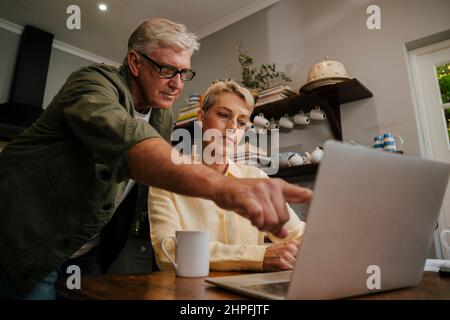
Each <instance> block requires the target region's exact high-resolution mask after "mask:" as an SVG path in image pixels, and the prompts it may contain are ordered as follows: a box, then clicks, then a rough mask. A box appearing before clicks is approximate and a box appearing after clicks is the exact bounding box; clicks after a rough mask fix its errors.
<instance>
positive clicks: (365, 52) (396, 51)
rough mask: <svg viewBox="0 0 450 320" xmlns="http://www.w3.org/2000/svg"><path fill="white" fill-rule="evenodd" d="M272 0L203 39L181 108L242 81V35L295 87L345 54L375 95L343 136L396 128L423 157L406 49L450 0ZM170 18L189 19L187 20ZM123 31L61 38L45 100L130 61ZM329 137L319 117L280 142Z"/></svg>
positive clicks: (2, 23)
mask: <svg viewBox="0 0 450 320" xmlns="http://www.w3.org/2000/svg"><path fill="white" fill-rule="evenodd" d="M26 2H27V1H21V3H26ZM111 2H114V1H111ZM266 2H268V1H266ZM272 2H275V4H273V5H271V6H269V7H266V8H264V9H262V10H260V11H258V12H256V13H254V14H252V15H250V16H247V17H245V18H244V19H242V20H240V21H238V22H236V23H234V24H231V25H229V26H227V27H225V28H223V29H221V30H219V31H217V32H214V33H212V34H209V35H207V36H205V37H204V38H202V39H201V49H200V52H199V53H197V54H195V55H194V56H193V58H192V67H193V69H194V70H195V71H196V72H197V76H196V78H195V80H194V81H192V82H188V83H186V86H185V89H184V93H183V95H182V96H181V97H180V99H179V101H178V102H177V103H176V105H175V107H174V113H175V115H176V114H177V113H178V110H179V109H180V108H181V107H182V106H183V104H184V99H185V98H187V97H188V96H189V95H190V94H192V93H199V94H201V93H203V92H204V90H205V89H206V88H207V86H208V85H209V83H210V82H211V81H212V80H214V79H218V78H225V77H231V78H235V79H237V80H240V79H241V73H240V65H239V62H238V59H237V56H238V52H237V46H238V45H239V43H242V44H243V47H244V48H249V49H250V53H251V55H252V56H253V57H254V58H255V65H256V66H258V65H260V64H262V63H271V62H275V63H276V64H277V68H278V69H279V70H280V71H284V72H285V73H286V74H287V75H288V76H289V77H290V78H292V80H293V81H292V82H291V83H289V85H290V86H291V87H292V88H294V89H295V90H298V88H300V87H301V86H302V85H303V84H304V83H305V82H306V76H307V72H308V69H309V68H310V66H311V65H312V64H314V63H317V62H319V61H320V60H321V59H322V58H323V57H324V56H328V58H329V59H331V60H337V61H340V62H342V63H343V64H344V66H345V67H346V70H347V72H348V73H349V75H350V76H351V77H354V78H357V79H358V80H359V81H361V83H362V84H363V85H365V86H366V87H367V88H368V89H369V90H370V91H371V92H372V93H373V98H369V99H364V100H359V101H355V102H351V103H348V104H345V105H343V106H341V119H342V130H343V140H344V141H349V140H353V141H355V142H357V143H360V144H363V145H371V144H372V141H373V136H374V135H377V134H380V133H383V132H387V131H388V132H392V133H393V134H394V135H398V136H401V137H403V139H404V141H405V144H404V146H403V147H402V149H403V151H404V152H405V154H409V155H413V156H420V155H421V145H420V143H421V142H420V141H421V139H419V135H420V132H419V130H418V126H417V118H416V112H415V106H414V103H413V95H412V91H411V84H410V77H409V75H408V68H407V64H408V58H407V52H408V48H409V49H411V48H413V46H414V45H416V44H417V43H418V42H417V40H420V39H422V40H423V39H424V38H425V39H429V38H427V37H430V36H432V35H436V34H440V35H443V34H444V33H443V32H445V31H447V32H448V30H449V29H450V19H449V17H448V13H449V12H450V1H448V0H430V1H424V0H378V1H367V0H338V1H329V0H315V1H310V0H280V1H272ZM371 4H376V5H378V6H380V8H381V27H382V29H381V30H369V29H368V28H367V27H366V20H367V18H368V14H367V13H366V9H367V7H368V6H369V5H371ZM8 6H9V1H5V0H0V9H1V8H3V9H5V10H3V9H2V10H0V44H1V49H0V61H1V62H0V103H3V102H6V101H7V100H8V96H9V91H10V85H11V81H12V75H13V72H14V64H15V59H16V56H17V51H18V47H19V42H20V33H21V31H22V27H23V25H22V24H21V19H15V17H14V14H13V12H12V11H11V10H6V8H7V7H8ZM29 14H30V15H31V14H33V13H29ZM149 16H151V12H150V13H149ZM64 17H65V16H64V15H63V18H64ZM167 17H168V18H173V19H174V20H177V21H180V22H184V21H183V19H182V18H178V17H177V18H174V17H171V16H167ZM62 21H64V20H62ZM138 22H139V21H136V22H135V25H137V24H138ZM33 25H34V26H36V27H42V28H43V29H44V30H45V28H44V27H43V26H45V21H42V23H40V22H37V23H34V21H33ZM188 27H189V25H188ZM46 31H49V32H54V30H46ZM130 32H131V30H130ZM114 33H115V32H114V30H110V36H111V39H106V38H105V39H103V38H102V39H98V41H100V43H101V42H102V41H105V42H110V41H122V42H123V45H122V47H121V48H122V49H119V51H120V50H122V52H118V51H117V50H116V51H114V52H111V54H108V53H107V52H101V53H100V52H98V50H97V49H95V48H89V47H83V48H76V47H71V46H70V45H69V46H67V45H61V44H60V45H55V44H54V45H53V49H52V53H51V60H50V66H49V71H48V77H47V83H46V91H45V97H44V105H43V107H44V108H45V107H46V106H47V105H48V103H49V102H50V100H51V99H52V97H53V96H54V95H55V94H56V92H57V91H58V90H59V88H60V87H61V85H62V84H63V83H64V81H65V79H66V78H67V76H68V75H69V74H70V73H71V72H72V71H74V70H75V69H77V68H78V67H80V66H84V65H87V64H90V63H92V62H100V61H102V62H105V63H109V64H114V65H119V64H120V63H121V58H118V57H123V56H125V53H126V39H118V38H117V37H115V34H114ZM447 36H448V34H447ZM55 39H56V40H58V37H55ZM436 40H442V39H436ZM425 41H426V40H425ZM419 43H421V42H420V41H419ZM329 138H332V134H331V130H330V128H329V125H328V122H327V121H313V122H312V124H310V125H308V126H306V127H305V128H300V127H299V126H295V127H294V129H293V130H291V131H289V132H287V133H286V132H285V133H282V134H281V135H280V147H281V149H282V150H289V151H298V152H304V151H312V150H313V149H314V147H315V146H318V145H322V144H323V142H324V141H325V140H327V139H329ZM4 145H5V142H0V150H1V149H2V147H3V146H4ZM296 211H297V212H303V209H302V208H301V207H296Z"/></svg>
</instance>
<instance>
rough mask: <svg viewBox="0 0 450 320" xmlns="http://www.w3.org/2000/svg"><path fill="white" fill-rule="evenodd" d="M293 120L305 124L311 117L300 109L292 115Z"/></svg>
mask: <svg viewBox="0 0 450 320" xmlns="http://www.w3.org/2000/svg"><path fill="white" fill-rule="evenodd" d="M294 122H295V123H296V124H301V125H306V124H309V123H310V122H311V119H310V118H309V117H308V116H307V115H305V114H304V113H303V111H300V112H299V113H298V114H296V115H295V116H294Z"/></svg>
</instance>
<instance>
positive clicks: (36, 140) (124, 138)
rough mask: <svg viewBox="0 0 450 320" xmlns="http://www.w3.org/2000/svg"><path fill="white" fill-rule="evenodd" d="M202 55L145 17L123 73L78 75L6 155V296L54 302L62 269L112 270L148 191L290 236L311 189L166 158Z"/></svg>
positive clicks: (98, 69)
mask: <svg viewBox="0 0 450 320" xmlns="http://www.w3.org/2000/svg"><path fill="white" fill-rule="evenodd" d="M197 49H198V42H197V40H196V38H195V36H194V35H193V34H191V33H189V32H188V31H187V30H186V28H185V27H184V26H183V25H180V24H177V23H173V22H171V21H169V20H165V19H150V20H147V21H145V22H143V23H142V24H141V25H140V26H139V27H138V28H137V29H136V30H135V31H134V33H133V34H132V35H131V37H130V39H129V42H128V53H127V56H126V59H125V60H124V63H123V65H122V66H121V67H120V68H119V69H116V68H113V67H110V66H106V65H91V66H88V67H85V68H81V69H80V70H78V71H76V72H74V73H73V74H72V75H71V76H70V77H69V78H68V79H67V81H66V83H65V84H64V85H63V86H62V88H61V89H60V91H59V92H58V94H57V95H56V96H55V97H54V99H53V101H52V102H51V103H50V105H49V106H48V107H47V108H46V110H45V112H44V113H43V115H42V116H41V118H40V119H39V120H37V121H36V122H35V123H34V124H33V125H32V127H30V128H29V129H27V130H26V131H25V132H24V133H23V134H22V135H20V136H18V137H17V138H15V139H14V141H13V142H12V143H11V144H9V145H8V146H7V147H6V148H5V149H4V151H3V152H2V153H1V154H0V297H2V298H24V299H27V298H28V299H37V298H46V299H51V298H54V297H55V290H54V283H55V281H56V280H57V278H58V276H59V274H60V272H59V271H58V270H60V267H61V266H63V265H68V264H78V265H81V271H82V273H83V274H87V273H89V272H92V273H96V272H100V271H101V272H104V271H105V270H107V269H108V267H109V266H110V264H111V263H112V262H113V261H114V259H115V258H116V257H117V255H118V253H119V252H120V250H121V249H122V248H123V245H124V243H125V241H126V239H127V235H128V231H129V229H130V225H131V223H132V220H133V217H134V216H135V213H136V211H137V210H140V209H141V208H142V203H141V202H142V201H141V200H142V199H145V198H146V194H145V191H144V190H146V188H144V187H143V186H156V187H159V188H162V189H167V190H169V191H172V192H176V193H179V194H184V195H189V196H195V197H202V198H205V199H210V200H213V201H214V202H215V203H216V204H217V205H218V206H220V207H222V208H224V209H229V210H234V211H236V212H238V213H239V214H241V215H242V216H244V217H246V218H248V219H250V220H251V221H252V223H253V224H254V225H255V226H256V227H258V228H259V229H261V230H266V231H270V232H271V233H274V234H277V235H279V236H281V237H283V236H284V235H285V234H286V230H285V229H284V228H283V224H284V223H285V222H286V221H287V219H288V212H287V210H286V206H285V201H292V202H306V203H307V202H309V201H310V198H311V191H310V190H308V189H303V188H299V187H296V186H292V185H289V184H287V183H285V182H283V181H281V180H270V179H242V180H238V179H231V178H227V177H224V176H222V175H220V174H218V173H216V172H215V171H213V170H212V169H209V168H208V167H206V166H203V165H188V164H184V165H176V164H174V163H173V162H172V161H171V150H172V148H171V146H170V144H169V143H168V142H167V141H169V140H170V135H171V130H172V115H171V111H170V107H171V106H172V105H173V103H174V102H175V100H176V99H177V97H178V96H179V95H180V92H181V91H182V89H183V86H184V82H185V81H189V80H191V79H192V78H193V77H194V75H195V72H193V71H192V70H191V69H190V68H191V65H190V59H191V55H192V53H193V52H194V51H195V50H197ZM141 186H142V187H141ZM93 252H95V254H93ZM93 257H95V259H93ZM86 260H89V261H90V262H91V263H90V264H89V266H88V265H87V264H86V266H85V265H84V264H83V263H85V262H86ZM92 261H94V263H92ZM92 268H93V269H92Z"/></svg>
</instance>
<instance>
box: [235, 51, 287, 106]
mask: <svg viewBox="0 0 450 320" xmlns="http://www.w3.org/2000/svg"><path fill="white" fill-rule="evenodd" d="M237 49H238V52H239V56H238V59H239V64H240V65H241V72H242V84H243V85H244V86H245V87H247V88H248V89H250V91H251V92H252V94H253V95H254V96H256V97H257V96H258V91H259V90H264V89H267V88H269V87H270V86H271V85H272V83H273V81H274V80H276V79H281V80H283V81H285V82H290V81H292V80H291V79H290V78H289V77H288V76H287V75H286V74H285V73H284V72H281V71H277V67H276V65H275V63H264V64H262V65H261V66H259V68H255V67H253V62H254V58H253V57H252V56H250V53H249V49H246V50H245V51H244V50H243V48H242V43H240V44H239V46H238V47H237Z"/></svg>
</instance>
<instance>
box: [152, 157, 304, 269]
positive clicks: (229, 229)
mask: <svg viewBox="0 0 450 320" xmlns="http://www.w3.org/2000/svg"><path fill="white" fill-rule="evenodd" d="M225 175H227V176H230V177H235V178H264V177H265V178H267V175H266V174H265V173H264V172H263V171H262V170H260V169H258V168H256V167H253V166H247V165H240V164H236V163H234V162H232V161H231V160H228V167H227V171H226V173H225ZM148 203H149V207H148V209H149V210H148V213H149V220H150V234H151V239H152V245H153V248H154V251H155V257H156V263H157V265H158V267H159V268H160V269H161V270H165V269H173V267H172V265H171V264H170V262H169V260H168V259H167V257H166V256H165V255H164V253H163V251H162V249H161V242H162V240H163V239H164V237H165V236H166V235H175V231H176V230H205V231H210V241H211V243H210V269H211V270H221V271H228V270H253V271H262V270H263V259H264V254H265V252H266V247H267V244H264V235H265V232H260V231H259V230H258V229H257V228H256V227H254V226H253V225H252V224H251V223H250V221H249V220H247V219H245V218H243V217H241V216H240V215H238V214H237V213H235V212H233V211H227V210H223V209H221V208H219V207H218V206H217V205H216V204H215V203H214V202H213V201H211V200H205V199H202V198H194V197H189V196H183V195H179V194H176V193H173V192H169V191H166V190H162V189H159V188H155V187H151V188H150V191H149V200H148ZM286 206H287V207H288V210H289V213H290V219H289V221H288V222H287V223H286V227H287V228H288V230H289V234H288V236H287V237H286V238H285V239H280V238H277V237H275V236H274V235H272V234H268V236H269V238H270V240H271V241H272V242H274V243H277V242H283V241H287V240H291V239H301V237H302V236H303V233H304V229H305V223H304V222H303V221H300V219H299V218H298V216H297V214H296V213H295V212H294V211H293V210H292V208H291V207H289V205H287V204H286ZM166 248H167V251H168V252H169V254H170V255H171V257H172V258H173V259H175V247H174V244H173V241H168V242H167V243H166Z"/></svg>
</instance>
